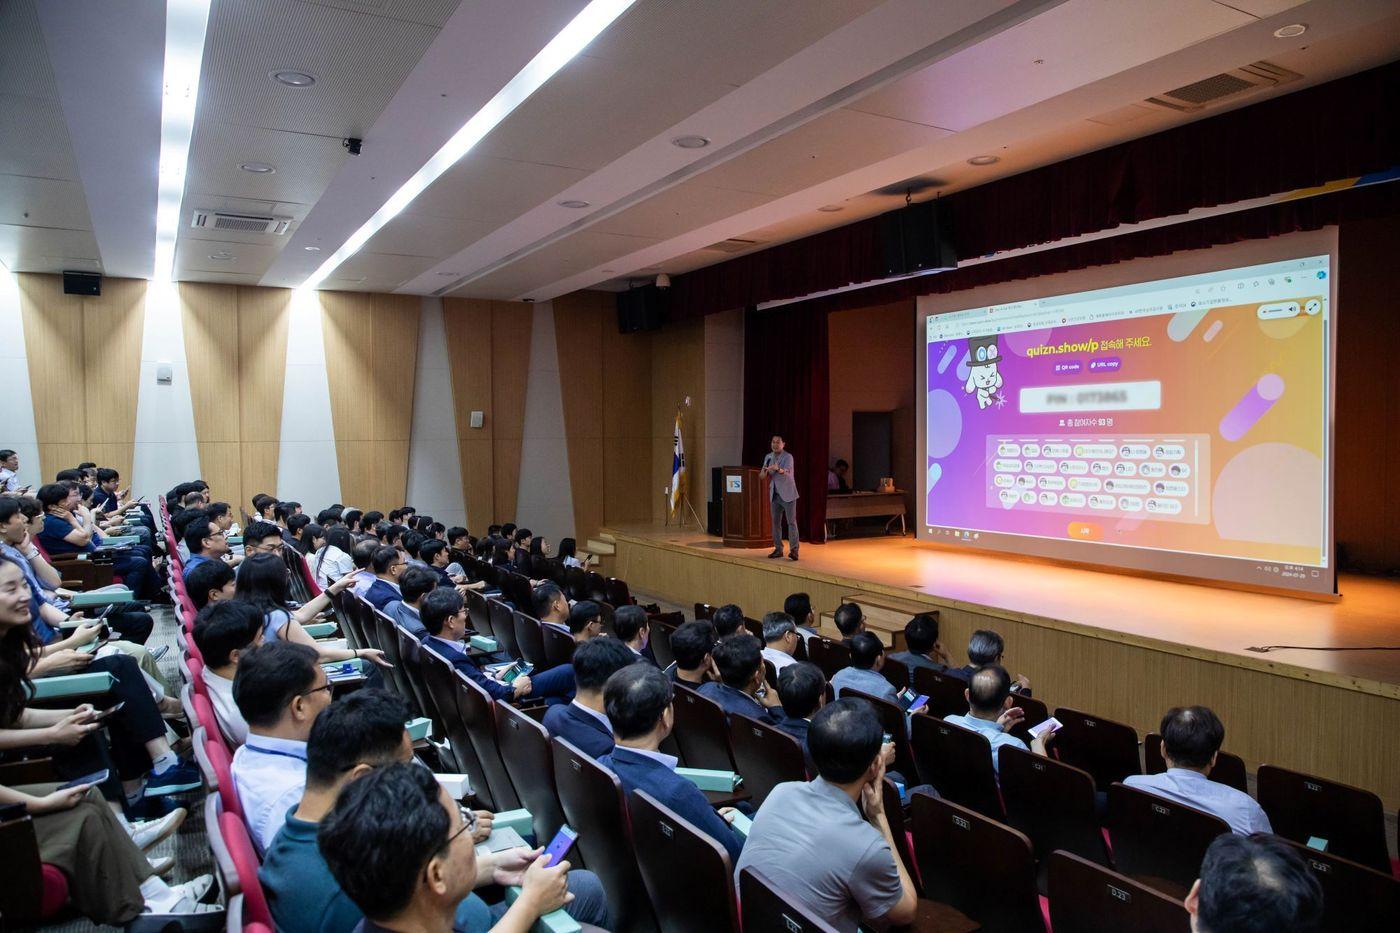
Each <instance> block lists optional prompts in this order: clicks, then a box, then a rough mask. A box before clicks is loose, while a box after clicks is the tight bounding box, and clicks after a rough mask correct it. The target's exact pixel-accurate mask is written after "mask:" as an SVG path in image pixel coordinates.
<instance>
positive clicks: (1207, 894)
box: [1186, 833, 1323, 933]
mask: <svg viewBox="0 0 1400 933" xmlns="http://www.w3.org/2000/svg"><path fill="white" fill-rule="evenodd" d="M1186 912H1187V913H1189V914H1190V915H1191V930H1192V931H1193V933H1272V931H1274V930H1288V931H1290V933H1312V931H1315V930H1317V929H1319V928H1320V927H1321V926H1322V916H1323V896H1322V885H1320V884H1319V883H1318V880H1317V876H1316V875H1314V874H1313V871H1312V869H1311V868H1309V867H1308V863H1307V860H1306V859H1305V858H1304V857H1303V854H1302V853H1301V852H1299V851H1298V847H1297V846H1294V845H1290V844H1289V843H1287V842H1284V841H1283V840H1282V839H1280V838H1278V837H1277V836H1266V835H1257V836H1236V835H1231V834H1229V833H1222V834H1220V835H1219V836H1216V837H1215V840H1214V841H1213V842H1211V844H1210V847H1209V848H1208V849H1206V857H1205V858H1204V859H1202V860H1201V875H1200V877H1199V878H1197V879H1196V883H1195V884H1194V885H1192V886H1191V891H1190V893H1188V894H1187V895H1186Z"/></svg>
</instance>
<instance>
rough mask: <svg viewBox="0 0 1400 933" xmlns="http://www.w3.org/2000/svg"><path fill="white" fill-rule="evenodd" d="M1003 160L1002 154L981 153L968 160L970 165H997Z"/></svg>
mask: <svg viewBox="0 0 1400 933" xmlns="http://www.w3.org/2000/svg"><path fill="white" fill-rule="evenodd" d="M1000 161H1001V156H994V155H980V156H973V157H972V158H970V159H968V160H967V164H968V165H996V164H997V163H998V162H1000Z"/></svg>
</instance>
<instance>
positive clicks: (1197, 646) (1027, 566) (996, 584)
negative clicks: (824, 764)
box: [605, 525, 1400, 812]
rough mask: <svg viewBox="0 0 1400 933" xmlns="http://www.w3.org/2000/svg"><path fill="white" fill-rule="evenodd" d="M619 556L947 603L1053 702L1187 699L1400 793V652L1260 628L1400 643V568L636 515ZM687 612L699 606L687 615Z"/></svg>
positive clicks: (649, 570)
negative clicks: (993, 637)
mask: <svg viewBox="0 0 1400 933" xmlns="http://www.w3.org/2000/svg"><path fill="white" fill-rule="evenodd" d="M605 533H610V534H611V535H612V537H613V538H614V539H615V541H616V549H617V553H616V556H615V557H614V564H613V568H612V571H613V573H614V574H615V575H616V576H619V577H621V578H623V579H625V580H627V581H628V583H629V584H630V585H631V586H632V587H633V588H634V589H638V590H644V591H646V592H649V593H655V594H657V595H658V596H660V597H662V598H664V599H667V600H670V601H673V602H676V603H679V604H682V605H685V606H689V605H690V604H691V603H694V602H697V601H698V602H709V603H716V604H718V603H722V602H735V603H738V604H739V605H740V606H742V607H743V608H744V611H745V613H746V614H747V615H749V616H752V617H755V618H757V617H760V616H762V615H763V613H765V612H769V611H772V610H774V609H781V608H782V604H783V598H784V597H785V596H786V595H787V594H788V593H791V592H794V591H799V590H802V591H806V592H807V593H809V594H811V597H812V604H813V607H814V608H815V609H816V610H817V611H818V612H828V613H829V612H830V611H831V610H833V609H834V608H835V607H836V606H837V605H839V604H840V603H841V602H842V600H843V599H847V598H851V597H858V598H863V599H871V600H876V601H879V602H882V603H884V604H886V605H889V606H897V607H900V608H908V609H909V610H911V611H913V610H916V609H920V608H923V607H927V608H935V609H938V610H939V617H940V621H941V627H942V640H943V644H944V646H945V647H946V648H947V649H948V651H949V653H950V654H952V655H953V657H954V659H955V660H958V661H965V660H966V656H965V651H966V646H967V639H968V636H969V635H970V634H971V632H972V631H973V630H974V629H977V628H993V629H996V630H997V631H999V632H1000V633H1001V634H1002V635H1003V636H1005V638H1006V642H1007V648H1006V660H1005V663H1006V666H1007V668H1008V669H1009V670H1010V671H1011V673H1012V674H1013V675H1014V674H1019V673H1024V674H1025V675H1027V676H1028V677H1029V678H1030V679H1031V683H1032V685H1033V687H1034V690H1035V695H1036V696H1037V697H1040V698H1042V699H1044V700H1045V701H1046V702H1047V703H1048V704H1049V705H1050V707H1051V708H1052V710H1053V708H1054V707H1055V706H1057V705H1058V706H1069V707H1074V708H1077V709H1082V710H1086V711H1089V712H1093V713H1096V714H1098V715H1101V716H1105V717H1108V718H1110V719H1117V720H1120V721H1122V722H1126V723H1128V724H1130V725H1132V726H1133V727H1134V728H1136V729H1137V730H1138V733H1139V735H1144V734H1146V733H1147V732H1151V731H1156V728H1157V724H1158V721H1159V720H1160V718H1161V715H1162V713H1163V712H1165V711H1166V710H1167V709H1168V708H1169V707H1171V706H1174V705H1187V704H1193V703H1202V704H1205V705H1207V706H1210V707H1212V708H1214V709H1215V710H1216V712H1217V713H1219V714H1220V716H1221V718H1222V720H1224V722H1225V727H1226V738H1225V748H1226V749H1227V750H1228V751H1231V752H1234V753H1235V754H1238V755H1241V756H1243V757H1244V759H1245V761H1246V762H1247V763H1248V764H1249V766H1250V768H1251V770H1253V769H1254V768H1257V767H1258V766H1259V765H1260V764H1261V763H1269V764H1276V765H1281V766H1284V767H1289V768H1295V769H1297V770H1300V771H1306V772H1309V773H1312V774H1317V775H1320V776H1322V777H1327V778H1331V779H1333V780H1338V781H1343V782H1345V783H1348V784H1355V785H1357V786H1360V787H1364V788H1367V789H1369V790H1372V791H1375V792H1376V793H1378V794H1380V796H1381V798H1382V799H1383V800H1384V801H1385V805H1386V809H1387V810H1389V811H1392V812H1393V811H1394V810H1395V809H1396V808H1397V806H1400V754H1396V753H1395V748H1396V745H1395V738H1394V737H1395V736H1396V735H1398V734H1400V651H1302V650H1294V649H1285V650H1278V651H1272V652H1269V653H1268V654H1259V653H1255V652H1250V651H1247V650H1246V649H1247V648H1249V647H1251V646H1262V645H1313V646H1320V647H1344V646H1361V645H1400V582H1395V581H1388V580H1382V579H1377V578H1372V577H1363V576H1356V575H1348V574H1343V575H1342V576H1341V577H1340V579H1339V583H1338V589H1339V590H1340V591H1341V594H1342V598H1341V599H1340V600H1339V601H1335V602H1318V601H1314V600H1307V599H1298V598H1291V597H1287V596H1274V595H1266V594H1258V593H1247V592H1240V591H1237V590H1227V589H1219V588H1215V587H1207V586H1195V585H1191V584H1186V583H1177V582H1170V581H1165V580H1156V579H1148V578H1142V577H1135V576H1128V575H1124V574H1117V573H1106V572H1099V571H1094V570H1088V569H1080V568H1075V567H1069V566H1062V565H1057V564H1049V563H1041V562H1036V561H1029V560H1024V561H1023V560H1018V559H1015V558H1011V557H1004V556H995V555H989V554H985V553H982V552H978V551H971V550H968V551H961V550H957V549H953V548H949V547H946V546H940V545H933V544H927V543H922V542H916V541H915V540H914V539H913V538H912V537H903V538H901V537H876V538H857V539H848V540H840V541H833V542H831V543H829V544H824V545H803V547H802V553H801V556H802V559H801V560H800V561H798V562H796V563H794V562H792V561H788V560H768V559H767V554H768V549H767V548H763V549H754V550H741V549H736V548H727V547H724V546H723V544H722V543H721V542H720V540H719V539H718V538H713V537H710V536H709V535H706V534H703V533H701V532H699V531H696V530H694V529H679V528H675V527H671V528H666V527H663V526H660V525H621V526H613V527H609V528H607V529H605ZM688 616H689V613H687V617H688Z"/></svg>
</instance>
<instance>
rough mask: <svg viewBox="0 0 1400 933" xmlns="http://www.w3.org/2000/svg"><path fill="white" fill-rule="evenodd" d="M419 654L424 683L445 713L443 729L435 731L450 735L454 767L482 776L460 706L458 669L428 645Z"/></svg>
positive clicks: (448, 742) (449, 743) (449, 742)
mask: <svg viewBox="0 0 1400 933" xmlns="http://www.w3.org/2000/svg"><path fill="white" fill-rule="evenodd" d="M420 657H421V659H422V662H423V663H422V670H423V685H424V686H425V687H427V688H428V694H429V695H430V696H431V697H432V699H433V705H434V706H436V707H437V711H438V715H440V716H441V717H442V731H441V732H439V733H436V734H437V735H440V736H442V737H444V738H446V739H447V747H448V749H449V751H450V752H451V753H452V759H453V760H452V765H453V767H455V768H456V769H457V770H458V771H459V772H462V773H465V774H469V775H472V776H473V777H475V778H477V779H478V780H480V777H481V773H482V771H481V759H479V758H477V757H476V749H474V748H473V747H472V740H471V736H469V735H467V727H466V725H465V724H464V723H463V722H462V714H461V713H460V712H459V711H458V708H457V671H456V670H455V669H454V668H453V667H452V662H451V661H449V660H447V659H446V658H444V657H443V656H442V655H440V654H438V653H437V652H436V651H435V650H433V648H431V647H429V646H427V645H425V646H423V650H422V654H421V655H420Z"/></svg>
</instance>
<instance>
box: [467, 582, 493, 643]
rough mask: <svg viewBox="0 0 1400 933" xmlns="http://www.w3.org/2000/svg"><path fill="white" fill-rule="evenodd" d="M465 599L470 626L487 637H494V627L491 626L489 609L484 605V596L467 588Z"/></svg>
mask: <svg viewBox="0 0 1400 933" xmlns="http://www.w3.org/2000/svg"><path fill="white" fill-rule="evenodd" d="M464 598H465V599H466V601H467V620H468V621H469V622H470V623H471V626H472V628H474V629H476V631H477V632H478V633H480V634H482V635H485V636H486V637H487V638H493V637H495V629H493V628H492V626H491V610H490V609H489V608H487V606H486V597H485V596H482V595H481V594H480V593H478V592H477V591H476V590H467V591H466V594H465V597H464Z"/></svg>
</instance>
